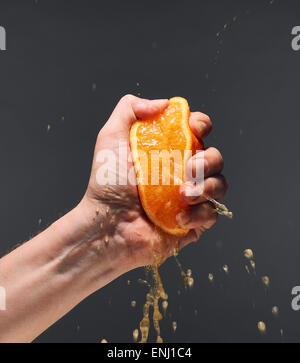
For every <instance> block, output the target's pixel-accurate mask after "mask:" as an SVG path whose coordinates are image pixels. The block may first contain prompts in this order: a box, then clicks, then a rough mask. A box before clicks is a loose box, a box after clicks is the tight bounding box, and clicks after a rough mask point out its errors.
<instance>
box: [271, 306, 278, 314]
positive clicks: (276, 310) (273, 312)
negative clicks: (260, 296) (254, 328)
mask: <svg viewBox="0 0 300 363" xmlns="http://www.w3.org/2000/svg"><path fill="white" fill-rule="evenodd" d="M272 314H273V315H274V316H278V314H279V308H278V306H273V307H272Z"/></svg>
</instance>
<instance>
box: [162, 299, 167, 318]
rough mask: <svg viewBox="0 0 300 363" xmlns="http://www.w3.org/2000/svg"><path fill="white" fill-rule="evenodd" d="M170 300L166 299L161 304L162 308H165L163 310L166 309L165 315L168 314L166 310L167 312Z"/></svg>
mask: <svg viewBox="0 0 300 363" xmlns="http://www.w3.org/2000/svg"><path fill="white" fill-rule="evenodd" d="M168 305H169V303H168V300H164V301H163V302H162V304H161V306H162V308H163V311H164V315H166V312H167V309H168Z"/></svg>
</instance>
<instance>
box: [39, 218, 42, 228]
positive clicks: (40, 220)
mask: <svg viewBox="0 0 300 363" xmlns="http://www.w3.org/2000/svg"><path fill="white" fill-rule="evenodd" d="M38 224H39V226H40V225H41V224H42V218H40V219H39V220H38Z"/></svg>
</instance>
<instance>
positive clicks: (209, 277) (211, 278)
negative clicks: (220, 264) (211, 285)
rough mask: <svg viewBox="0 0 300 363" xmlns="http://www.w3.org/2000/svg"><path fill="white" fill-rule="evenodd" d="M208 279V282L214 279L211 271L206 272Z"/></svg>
mask: <svg viewBox="0 0 300 363" xmlns="http://www.w3.org/2000/svg"><path fill="white" fill-rule="evenodd" d="M208 280H209V281H210V282H213V281H214V275H213V274H212V273H209V274H208Z"/></svg>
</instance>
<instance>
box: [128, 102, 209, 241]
mask: <svg viewBox="0 0 300 363" xmlns="http://www.w3.org/2000/svg"><path fill="white" fill-rule="evenodd" d="M189 115H190V111H189V105H188V103H187V101H186V100H185V99H184V98H181V97H174V98H171V99H170V100H169V105H168V107H167V108H166V109H165V110H164V112H163V113H160V114H158V115H155V117H153V118H151V119H149V120H141V121H136V122H135V123H134V124H133V125H132V128H131V131H130V146H131V151H132V158H133V163H134V166H135V171H136V175H137V181H138V191H139V196H140V200H141V203H142V206H143V208H144V210H145V212H146V214H147V216H148V218H149V219H150V220H151V221H152V222H153V223H154V224H155V225H156V226H158V227H159V228H161V229H162V230H163V231H165V232H167V233H169V234H172V235H178V236H179V235H185V234H186V233H187V232H188V230H187V229H185V228H183V227H182V226H180V225H179V224H178V223H177V221H176V215H177V214H178V213H179V212H180V211H182V210H185V209H187V208H189V205H188V204H187V203H186V202H184V201H183V200H182V198H181V196H180V194H179V188H180V184H181V183H182V182H184V180H185V166H186V162H187V159H188V157H190V156H191V155H193V154H195V152H196V150H201V149H203V144H202V143H200V142H199V141H198V139H197V138H196V137H195V136H194V134H193V133H192V131H191V130H190V127H189ZM188 151H190V152H188ZM168 160H169V161H168Z"/></svg>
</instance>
